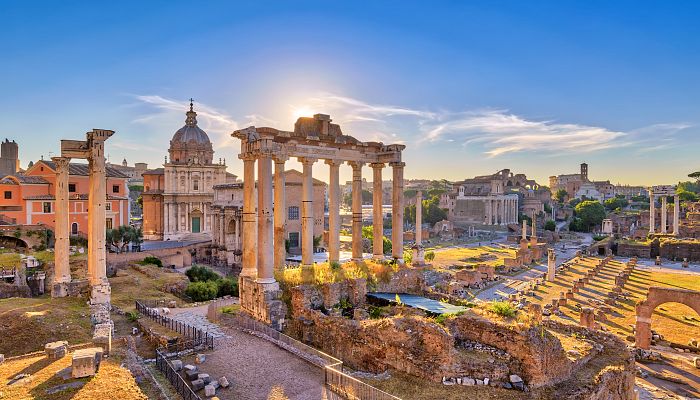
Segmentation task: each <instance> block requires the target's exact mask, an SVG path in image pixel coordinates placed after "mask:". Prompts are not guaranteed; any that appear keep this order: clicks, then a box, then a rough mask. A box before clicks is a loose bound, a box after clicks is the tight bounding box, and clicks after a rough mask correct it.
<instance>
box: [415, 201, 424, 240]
mask: <svg viewBox="0 0 700 400" xmlns="http://www.w3.org/2000/svg"><path fill="white" fill-rule="evenodd" d="M422 225H423V192H422V191H420V190H419V191H418V193H417V194H416V246H420V245H421V242H422V239H423V237H422V236H423V229H422V228H421V226H422Z"/></svg>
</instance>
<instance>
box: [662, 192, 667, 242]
mask: <svg viewBox="0 0 700 400" xmlns="http://www.w3.org/2000/svg"><path fill="white" fill-rule="evenodd" d="M667 225H668V200H667V198H666V196H665V195H664V196H661V233H666V232H667V230H668V227H667Z"/></svg>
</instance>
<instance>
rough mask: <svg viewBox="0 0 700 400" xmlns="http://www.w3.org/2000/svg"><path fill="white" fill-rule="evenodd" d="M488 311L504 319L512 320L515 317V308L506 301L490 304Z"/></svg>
mask: <svg viewBox="0 0 700 400" xmlns="http://www.w3.org/2000/svg"><path fill="white" fill-rule="evenodd" d="M489 311H491V312H492V313H494V314H496V315H500V316H501V317H505V318H512V317H514V316H515V307H513V305H512V304H510V303H509V302H507V301H494V302H493V303H491V307H490V308H489Z"/></svg>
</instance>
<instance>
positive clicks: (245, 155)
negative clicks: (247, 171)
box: [238, 153, 258, 161]
mask: <svg viewBox="0 0 700 400" xmlns="http://www.w3.org/2000/svg"><path fill="white" fill-rule="evenodd" d="M238 158H239V159H241V160H243V161H255V160H256V159H257V158H258V157H257V156H256V155H255V154H253V153H241V154H239V155H238Z"/></svg>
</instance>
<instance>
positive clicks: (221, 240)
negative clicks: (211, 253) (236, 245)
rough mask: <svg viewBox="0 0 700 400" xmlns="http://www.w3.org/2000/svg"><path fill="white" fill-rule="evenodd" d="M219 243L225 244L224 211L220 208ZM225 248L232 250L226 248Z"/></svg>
mask: <svg viewBox="0 0 700 400" xmlns="http://www.w3.org/2000/svg"><path fill="white" fill-rule="evenodd" d="M219 244H220V245H223V246H226V211H225V210H224V209H223V208H222V209H221V213H220V214H219ZM226 250H233V249H229V248H227V249H226Z"/></svg>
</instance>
